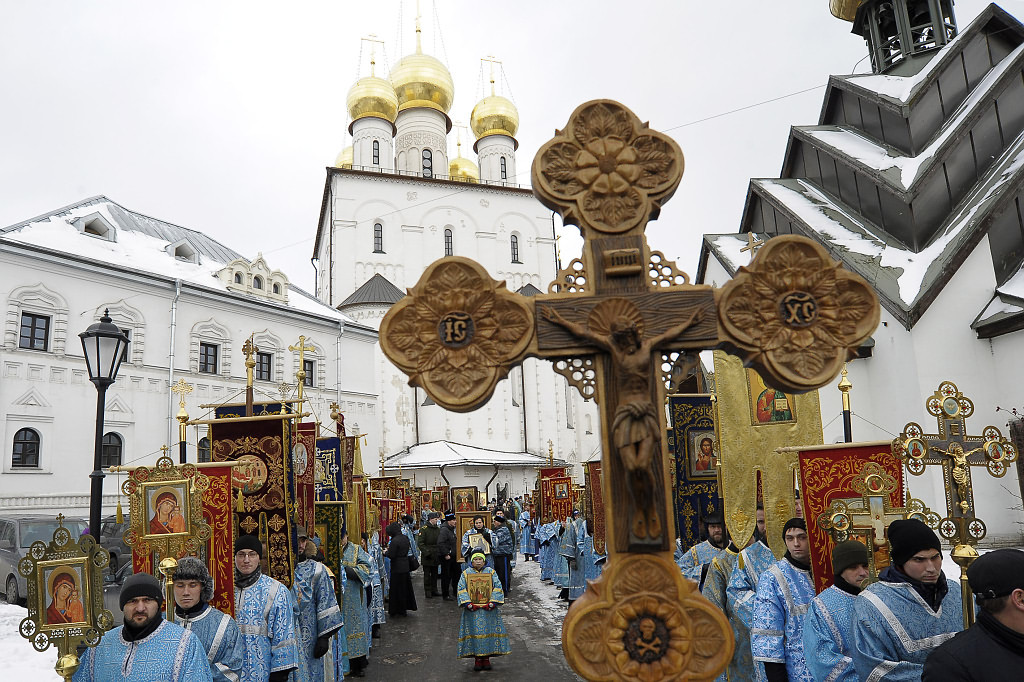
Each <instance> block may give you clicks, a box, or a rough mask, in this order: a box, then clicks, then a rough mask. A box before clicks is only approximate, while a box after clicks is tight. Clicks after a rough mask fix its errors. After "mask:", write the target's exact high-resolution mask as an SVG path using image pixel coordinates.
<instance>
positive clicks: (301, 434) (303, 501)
mask: <svg viewBox="0 0 1024 682" xmlns="http://www.w3.org/2000/svg"><path fill="white" fill-rule="evenodd" d="M318 427H319V425H318V424H317V423H316V422H303V423H301V424H296V425H295V432H294V433H292V439H293V441H292V467H293V468H294V469H295V519H296V521H298V522H299V523H300V524H302V525H303V526H305V527H306V528H307V529H308V528H312V526H313V503H314V501H315V499H316V497H315V492H314V488H315V485H314V484H315V479H316V467H315V457H316V440H317V432H318Z"/></svg>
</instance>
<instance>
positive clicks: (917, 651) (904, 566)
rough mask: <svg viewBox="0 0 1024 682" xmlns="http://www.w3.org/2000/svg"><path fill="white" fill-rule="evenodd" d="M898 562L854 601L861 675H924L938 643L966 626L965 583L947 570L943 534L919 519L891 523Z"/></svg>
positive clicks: (857, 663)
mask: <svg viewBox="0 0 1024 682" xmlns="http://www.w3.org/2000/svg"><path fill="white" fill-rule="evenodd" d="M886 535H887V536H888V539H889V555H890V556H891V558H892V564H891V565H889V566H887V567H886V568H884V569H883V570H882V571H881V572H880V573H879V574H878V582H877V583H874V584H872V585H870V586H868V587H867V588H866V589H865V590H864V591H863V592H861V593H860V595H859V596H858V597H857V599H855V600H854V602H853V629H852V639H853V649H852V655H853V664H854V667H855V668H856V670H857V675H858V677H860V679H868V678H870V679H872V680H909V679H914V680H916V679H918V678H919V677H920V676H921V673H922V671H923V669H924V662H925V659H926V658H928V654H930V653H931V652H932V650H933V649H935V647H937V646H939V645H940V644H942V643H943V642H945V641H946V640H947V639H950V638H951V637H953V635H955V634H956V633H957V632H960V630H962V629H963V611H962V608H961V602H960V585H959V584H958V583H957V582H955V581H953V580H949V579H947V578H946V576H945V575H943V574H942V551H941V545H940V544H939V538H938V536H936V535H935V533H934V532H933V531H932V529H930V528H929V527H928V526H926V525H925V524H924V523H922V522H921V521H918V520H917V519H906V520H902V519H900V520H897V521H893V522H892V523H891V524H889V530H888V532H887V534H886Z"/></svg>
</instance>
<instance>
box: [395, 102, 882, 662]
mask: <svg viewBox="0 0 1024 682" xmlns="http://www.w3.org/2000/svg"><path fill="white" fill-rule="evenodd" d="M682 173H683V155H682V152H681V151H680V149H679V146H678V145H677V144H676V143H675V142H674V141H673V140H672V139H670V138H669V137H667V136H665V135H663V134H661V133H659V132H656V131H652V130H650V129H648V127H647V125H646V124H644V123H641V122H640V120H639V119H637V117H636V116H635V115H634V114H633V112H631V111H630V110H629V109H627V108H625V107H624V106H622V105H621V104H619V103H618V102H613V101H611V100H596V101H592V102H587V103H586V104H583V105H581V106H580V107H579V108H577V109H576V111H574V112H573V114H572V116H571V117H570V119H569V123H568V125H567V126H566V128H565V130H563V131H558V132H556V134H555V137H554V138H553V139H552V140H550V141H548V142H547V143H546V144H545V145H544V146H542V147H541V149H540V151H539V152H538V154H537V157H536V159H535V160H534V163H533V171H532V182H533V188H534V193H535V194H536V195H537V198H538V199H539V200H540V201H541V202H542V203H543V204H545V205H546V206H548V207H549V208H551V209H553V210H555V211H558V212H559V213H560V214H561V215H562V220H563V222H564V223H566V224H574V225H577V226H579V228H580V230H581V232H582V233H583V239H584V247H583V255H582V260H576V261H573V263H571V264H570V265H569V267H568V268H566V269H565V270H562V271H561V272H559V275H558V279H557V280H556V281H555V282H553V283H552V284H551V286H550V287H549V289H550V292H551V293H548V294H540V295H537V296H535V297H533V298H527V297H524V296H520V295H518V294H515V293H512V292H510V291H508V289H507V288H506V287H505V283H504V282H497V281H495V280H493V279H491V277H490V276H489V275H488V273H487V271H486V270H485V269H484V268H483V267H482V266H480V265H479V264H477V263H475V262H474V261H471V260H469V259H466V258H459V257H447V258H444V259H442V260H439V261H436V262H435V263H433V264H431V265H430V266H428V267H427V269H426V270H425V272H424V273H423V276H422V277H421V278H420V281H419V282H418V283H417V284H416V286H415V287H413V288H412V289H410V290H409V295H408V296H406V297H405V298H404V299H402V300H401V301H399V302H398V303H397V304H395V306H393V307H392V308H391V310H390V311H389V312H388V314H387V316H385V318H384V320H383V321H382V324H381V327H380V338H381V346H382V348H383V350H384V352H385V353H386V354H387V356H388V357H389V358H390V359H391V361H392V362H394V363H395V365H397V366H398V367H399V368H400V369H402V371H404V372H405V373H406V374H408V375H409V383H410V384H412V385H415V386H420V387H422V388H423V389H424V390H426V391H427V393H428V394H429V395H430V396H431V398H432V399H433V400H434V402H436V403H437V404H438V405H441V406H442V407H444V408H446V409H449V410H454V411H458V412H464V411H468V410H472V409H475V408H477V407H479V406H480V405H482V404H483V403H484V402H486V401H487V400H488V398H489V397H490V395H491V393H492V392H493V390H494V387H495V385H496V384H497V383H498V381H499V380H500V379H502V378H504V377H505V376H507V374H508V372H509V370H510V369H511V367H513V366H514V365H516V364H519V363H520V362H522V361H523V360H524V359H525V358H526V357H528V356H536V357H543V358H549V359H552V360H555V361H556V366H557V364H558V362H565V363H567V364H572V363H573V362H575V361H580V360H582V361H583V362H584V363H589V364H587V365H586V366H588V367H593V370H594V374H595V376H596V397H597V399H598V400H599V402H600V404H601V405H602V411H601V427H602V428H601V432H602V438H603V448H602V451H603V456H602V464H601V466H602V471H606V472H608V475H607V476H604V477H603V484H602V485H603V486H604V490H603V493H604V497H605V500H607V505H608V510H607V513H606V516H607V522H608V535H609V544H608V549H609V559H608V566H607V568H606V569H605V571H604V573H603V574H602V576H601V578H599V579H598V580H596V581H594V582H593V583H591V585H590V587H589V588H588V589H587V591H586V592H585V593H584V594H583V596H582V597H581V598H580V599H578V600H576V602H575V603H574V604H573V606H572V608H571V609H570V610H569V614H568V615H567V616H566V620H565V623H564V625H563V628H562V646H563V649H564V651H565V654H566V658H567V659H568V661H569V663H570V664H571V665H572V666H573V668H575V670H576V671H577V672H578V673H579V674H581V675H583V676H584V677H586V678H588V679H649V680H654V679H663V678H664V679H677V678H680V677H684V676H685V677H687V678H688V679H693V680H702V679H707V680H710V679H713V678H714V677H715V676H716V675H717V674H718V672H719V671H721V670H722V669H724V667H725V665H726V664H727V662H728V661H729V659H730V658H731V656H732V649H733V642H732V636H731V630H730V628H729V625H728V622H727V621H726V619H725V616H724V615H723V614H722V613H721V611H719V610H718V609H716V608H714V607H713V606H712V605H711V604H710V603H709V602H707V601H706V600H704V598H703V597H701V596H700V594H699V593H698V592H697V590H696V588H695V586H694V585H693V583H691V582H689V581H687V580H685V579H684V578H683V577H682V574H681V573H680V571H679V568H678V567H677V566H676V565H675V563H674V562H673V561H672V553H671V550H672V547H673V545H674V543H673V542H672V537H671V535H672V524H671V521H670V519H671V500H670V495H669V486H670V483H669V480H668V476H667V472H666V461H667V455H666V453H665V445H664V443H663V442H662V434H663V433H664V432H665V414H664V410H662V409H659V407H658V406H660V405H662V404H663V403H664V395H663V394H664V384H663V382H662V380H661V372H660V365H661V357H662V354H663V353H666V352H673V351H693V352H696V351H699V350H701V349H707V348H725V349H728V350H729V351H731V352H733V353H735V354H737V355H739V356H740V357H742V358H743V359H744V361H745V362H746V363H747V364H749V365H750V366H752V367H755V368H756V369H758V371H759V372H760V373H761V375H762V376H763V377H765V379H766V381H768V383H769V384H771V385H773V386H775V387H776V388H779V389H782V390H785V391H790V392H803V391H808V390H811V389H813V388H817V387H819V386H822V385H824V384H826V383H828V382H829V381H830V380H831V379H832V378H833V377H835V376H836V374H837V373H838V372H839V370H840V368H841V367H842V364H843V361H844V360H846V359H848V358H850V357H853V356H854V355H855V349H856V348H857V346H858V345H859V344H860V343H861V342H862V341H864V340H865V339H867V338H868V336H869V335H870V334H871V332H872V331H874V329H875V327H876V325H877V324H878V319H879V307H878V298H877V296H875V293H874V292H873V291H872V289H871V288H870V287H869V286H868V285H867V283H865V282H864V280H863V279H861V278H860V277H858V276H857V275H855V274H852V273H850V272H847V271H846V270H843V269H842V268H841V267H840V266H839V264H838V263H836V262H834V261H832V260H831V259H830V258H829V257H828V254H827V253H826V252H825V250H824V249H823V248H822V247H821V246H819V245H817V244H815V243H814V242H812V241H811V240H809V239H805V238H802V237H795V236H783V237H776V238H773V239H771V240H769V241H768V242H767V243H766V244H765V245H764V246H762V247H761V248H760V249H759V251H758V253H757V257H756V258H755V259H754V261H753V262H752V263H751V264H750V265H749V266H747V267H742V268H740V269H739V272H738V273H737V275H736V277H735V279H733V280H731V281H730V282H729V283H728V284H726V285H725V286H724V287H722V288H721V289H717V290H716V289H713V288H712V287H710V286H695V285H691V284H689V278H688V277H687V276H686V275H685V274H683V273H681V272H678V271H677V270H676V269H675V267H674V265H673V264H672V263H670V262H668V261H667V260H666V259H665V258H664V257H663V256H662V255H661V254H660V253H658V252H656V251H651V249H650V247H649V246H648V244H647V240H646V238H645V236H644V229H645V227H646V225H647V221H648V220H650V219H652V218H655V217H657V215H658V212H659V210H660V208H661V204H662V203H663V202H664V201H666V200H667V199H668V198H669V197H670V196H672V194H673V192H675V189H676V187H677V186H678V185H679V181H680V179H681V178H682ZM574 366H580V365H579V364H578V363H577V364H576V365H574ZM570 381H571V382H572V383H573V384H574V385H575V386H576V387H577V389H579V390H580V391H581V393H583V392H584V390H585V389H586V387H585V386H584V382H583V381H582V380H573V379H570ZM592 388H593V386H592V385H591V386H590V389H592Z"/></svg>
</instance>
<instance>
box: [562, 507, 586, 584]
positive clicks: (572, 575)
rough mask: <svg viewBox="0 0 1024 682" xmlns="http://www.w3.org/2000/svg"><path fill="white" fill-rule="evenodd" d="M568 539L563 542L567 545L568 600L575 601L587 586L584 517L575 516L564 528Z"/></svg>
mask: <svg viewBox="0 0 1024 682" xmlns="http://www.w3.org/2000/svg"><path fill="white" fill-rule="evenodd" d="M566 535H567V536H569V539H568V540H567V541H566V542H565V543H564V544H565V545H566V546H567V549H566V551H567V552H570V553H567V554H566V555H565V558H566V559H567V560H571V563H570V564H569V601H575V600H577V599H579V598H580V597H582V596H583V591H584V590H585V589H586V588H587V583H586V577H587V565H586V561H587V558H586V540H587V522H586V519H583V518H582V517H579V516H577V517H576V518H575V519H574V520H573V521H571V522H570V523H569V527H568V528H567V529H566Z"/></svg>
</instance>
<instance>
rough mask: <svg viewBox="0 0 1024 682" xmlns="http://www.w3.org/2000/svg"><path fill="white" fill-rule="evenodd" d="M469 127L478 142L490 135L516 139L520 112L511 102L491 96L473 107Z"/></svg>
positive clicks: (498, 96)
mask: <svg viewBox="0 0 1024 682" xmlns="http://www.w3.org/2000/svg"><path fill="white" fill-rule="evenodd" d="M469 126H470V128H472V129H473V134H474V135H476V139H478V140H479V139H480V138H482V137H487V136H488V135H508V136H509V137H512V138H514V137H515V136H516V131H517V130H519V112H518V111H517V110H516V105H514V104H512V102H510V101H509V100H507V99H505V98H504V97H502V96H501V95H495V94H491V95H490V96H489V97H484V98H483V99H482V100H480V101H479V102H477V104H476V106H475V107H473V113H471V114H470V115H469Z"/></svg>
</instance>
